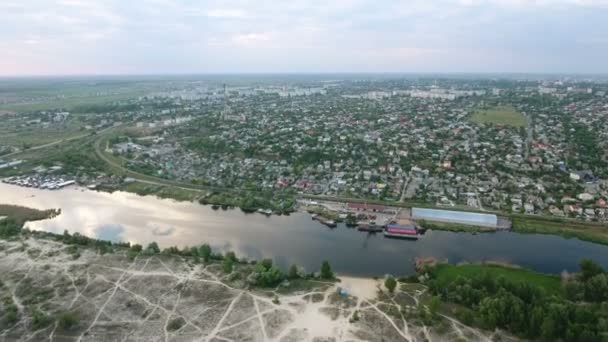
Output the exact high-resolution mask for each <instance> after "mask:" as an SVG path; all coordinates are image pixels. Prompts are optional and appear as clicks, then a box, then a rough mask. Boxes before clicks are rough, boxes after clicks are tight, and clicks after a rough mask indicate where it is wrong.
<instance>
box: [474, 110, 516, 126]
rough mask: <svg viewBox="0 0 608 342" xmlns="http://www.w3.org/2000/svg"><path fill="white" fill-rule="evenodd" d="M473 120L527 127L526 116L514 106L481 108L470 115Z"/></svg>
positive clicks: (483, 122) (479, 122)
mask: <svg viewBox="0 0 608 342" xmlns="http://www.w3.org/2000/svg"><path fill="white" fill-rule="evenodd" d="M470 120H471V121H472V122H475V123H478V124H493V125H505V126H513V127H525V126H526V125H527V121H526V117H525V116H524V115H523V114H522V113H520V112H518V111H517V109H515V107H513V106H497V107H493V108H490V109H484V110H479V111H476V112H475V113H473V114H472V115H471V117H470Z"/></svg>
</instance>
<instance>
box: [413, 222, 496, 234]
mask: <svg viewBox="0 0 608 342" xmlns="http://www.w3.org/2000/svg"><path fill="white" fill-rule="evenodd" d="M416 223H417V225H418V226H419V227H420V228H422V229H431V230H444V231H450V232H462V233H487V232H495V231H496V228H490V227H480V226H471V225H466V224H460V223H446V222H436V221H433V222H431V221H425V220H417V221H416Z"/></svg>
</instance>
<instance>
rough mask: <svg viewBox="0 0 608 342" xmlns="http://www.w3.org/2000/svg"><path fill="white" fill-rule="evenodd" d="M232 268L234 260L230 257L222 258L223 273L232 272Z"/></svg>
mask: <svg viewBox="0 0 608 342" xmlns="http://www.w3.org/2000/svg"><path fill="white" fill-rule="evenodd" d="M233 268H234V261H232V259H230V258H226V259H224V261H223V262H222V269H223V270H224V273H232V269H233Z"/></svg>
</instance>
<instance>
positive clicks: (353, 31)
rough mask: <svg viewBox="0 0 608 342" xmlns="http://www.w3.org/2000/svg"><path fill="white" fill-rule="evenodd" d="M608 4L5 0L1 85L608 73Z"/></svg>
mask: <svg viewBox="0 0 608 342" xmlns="http://www.w3.org/2000/svg"><path fill="white" fill-rule="evenodd" d="M606 18H608V0H536V1H528V0H514V1H509V0H439V1H428V0H427V1H424V0H413V1H408V2H397V1H377V0H376V1H373V0H333V1H326V0H325V1H320V0H311V1H304V0H292V1H278V0H261V1H239V0H225V1H205V2H204V3H196V2H194V1H189V0H175V1H171V0H138V1H128V2H127V1H119V0H4V1H2V2H1V3H0V21H1V22H2V23H3V24H2V26H3V30H0V51H2V56H3V57H2V58H1V59H0V76H30V75H121V74H122V75H139V74H223V73H231V74H237V73H351V72H361V73H560V74H561V73H567V74H579V73H580V74H596V73H597V74H605V73H608V64H606V63H605V61H606V60H608V20H606Z"/></svg>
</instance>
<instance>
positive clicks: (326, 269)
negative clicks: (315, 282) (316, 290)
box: [321, 260, 334, 279]
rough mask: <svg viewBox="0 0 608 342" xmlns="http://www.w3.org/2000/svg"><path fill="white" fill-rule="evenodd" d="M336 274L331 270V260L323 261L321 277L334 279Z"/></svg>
mask: <svg viewBox="0 0 608 342" xmlns="http://www.w3.org/2000/svg"><path fill="white" fill-rule="evenodd" d="M333 277H334V274H333V272H332V271H331V267H330V266H329V261H327V260H325V261H323V264H322V265H321V278H323V279H333Z"/></svg>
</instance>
